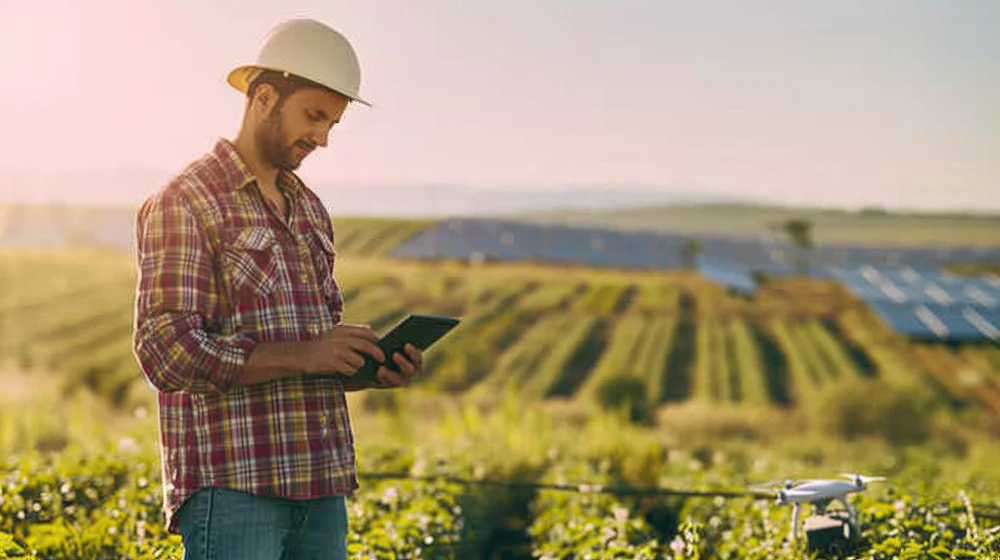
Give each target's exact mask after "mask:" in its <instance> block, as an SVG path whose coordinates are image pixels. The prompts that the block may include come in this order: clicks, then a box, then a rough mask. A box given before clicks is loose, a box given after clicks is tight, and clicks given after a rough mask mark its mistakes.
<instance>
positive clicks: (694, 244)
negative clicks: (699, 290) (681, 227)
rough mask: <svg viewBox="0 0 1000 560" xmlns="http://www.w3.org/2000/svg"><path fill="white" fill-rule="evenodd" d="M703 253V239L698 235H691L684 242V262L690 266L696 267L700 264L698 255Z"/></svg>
mask: <svg viewBox="0 0 1000 560" xmlns="http://www.w3.org/2000/svg"><path fill="white" fill-rule="evenodd" d="M700 253H701V241H699V240H698V238H696V237H689V238H687V240H685V242H684V249H683V255H684V263H685V264H686V265H687V266H688V268H695V267H696V266H697V264H698V255H699V254H700Z"/></svg>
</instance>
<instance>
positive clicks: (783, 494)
mask: <svg viewBox="0 0 1000 560" xmlns="http://www.w3.org/2000/svg"><path fill="white" fill-rule="evenodd" d="M841 476H843V477H844V478H846V479H848V480H847V481H845V480H837V479H833V480H831V479H820V480H804V481H800V482H799V483H796V482H794V481H792V480H785V481H784V484H783V485H782V487H781V488H780V489H777V491H776V498H775V504H777V505H779V506H783V505H787V504H792V507H793V508H794V509H793V510H792V530H791V536H792V539H793V540H794V539H795V538H796V537H797V536H798V528H799V514H800V513H801V509H802V505H803V504H815V505H816V506H817V507H818V508H819V509H820V510H821V511H822V510H825V509H826V507H827V506H828V505H829V504H830V503H831V502H833V501H835V500H836V501H838V502H840V503H841V504H843V505H844V509H846V510H847V514H848V523H849V524H850V527H851V531H852V533H854V534H856V533H857V528H858V512H857V511H856V510H855V509H854V507H853V506H852V505H851V504H850V502H849V501H848V500H847V495H848V494H852V493H855V492H862V491H864V490H865V489H866V488H867V487H868V483H870V482H879V481H883V480H885V477H882V476H864V475H860V474H841Z"/></svg>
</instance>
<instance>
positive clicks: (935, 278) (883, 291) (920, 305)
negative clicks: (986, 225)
mask: <svg viewBox="0 0 1000 560" xmlns="http://www.w3.org/2000/svg"><path fill="white" fill-rule="evenodd" d="M834 275H835V277H836V278H838V279H839V280H841V281H842V282H844V284H845V285H846V286H847V287H848V289H849V290H851V292H852V293H854V294H855V295H856V296H857V297H859V298H861V299H863V300H865V301H866V302H868V303H869V304H870V305H871V306H872V309H873V310H874V311H875V313H876V314H877V315H878V316H879V317H880V318H881V319H882V320H883V321H884V322H885V323H886V325H887V326H889V327H890V328H892V329H893V330H895V331H896V332H899V333H901V334H903V335H906V336H908V337H910V338H915V339H924V340H953V341H971V340H993V341H998V340H1000V278H997V277H996V276H984V277H975V278H965V277H958V276H952V275H949V274H946V273H941V272H936V271H928V270H923V271H917V270H916V269H914V268H912V267H907V266H904V267H873V266H862V267H859V268H857V269H853V270H847V269H843V268H841V269H837V270H835V272H834Z"/></svg>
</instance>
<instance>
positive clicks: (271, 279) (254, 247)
mask: <svg viewBox="0 0 1000 560" xmlns="http://www.w3.org/2000/svg"><path fill="white" fill-rule="evenodd" d="M225 239H226V241H225V243H224V244H223V246H222V262H223V266H224V267H225V269H226V272H227V276H228V277H229V282H230V287H231V289H232V293H233V295H234V296H235V297H236V298H237V301H247V300H251V301H252V300H255V299H257V298H260V297H266V296H269V295H271V294H272V293H274V291H275V289H276V287H277V286H278V280H279V278H278V276H279V274H280V272H281V270H280V260H279V256H278V255H277V250H278V241H277V237H276V236H275V235H274V231H272V230H271V229H269V228H265V227H246V228H237V229H233V230H231V231H229V232H227V234H226V235H225Z"/></svg>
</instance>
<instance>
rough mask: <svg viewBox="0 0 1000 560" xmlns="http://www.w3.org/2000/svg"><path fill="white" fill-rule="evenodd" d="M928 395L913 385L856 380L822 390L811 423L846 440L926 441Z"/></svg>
mask: <svg viewBox="0 0 1000 560" xmlns="http://www.w3.org/2000/svg"><path fill="white" fill-rule="evenodd" d="M932 402H933V401H932V396H931V395H930V394H929V393H927V392H926V391H924V390H921V389H920V388H917V387H896V386H893V385H891V384H888V383H886V382H884V381H881V380H876V379H856V380H851V381H850V382H847V383H843V384H839V385H837V386H836V387H833V388H831V389H829V390H828V391H824V393H823V395H822V400H821V402H820V403H819V405H818V406H817V407H816V409H815V418H814V425H815V427H817V428H818V429H820V430H821V431H823V432H824V433H828V434H832V435H836V436H839V437H842V438H844V439H847V440H851V439H857V438H864V437H880V438H882V439H884V440H885V441H886V442H887V443H889V444H891V445H909V444H914V443H920V442H923V441H926V440H927V438H928V437H929V436H930V435H931V432H932V429H933V422H932V416H931V403H932Z"/></svg>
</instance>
